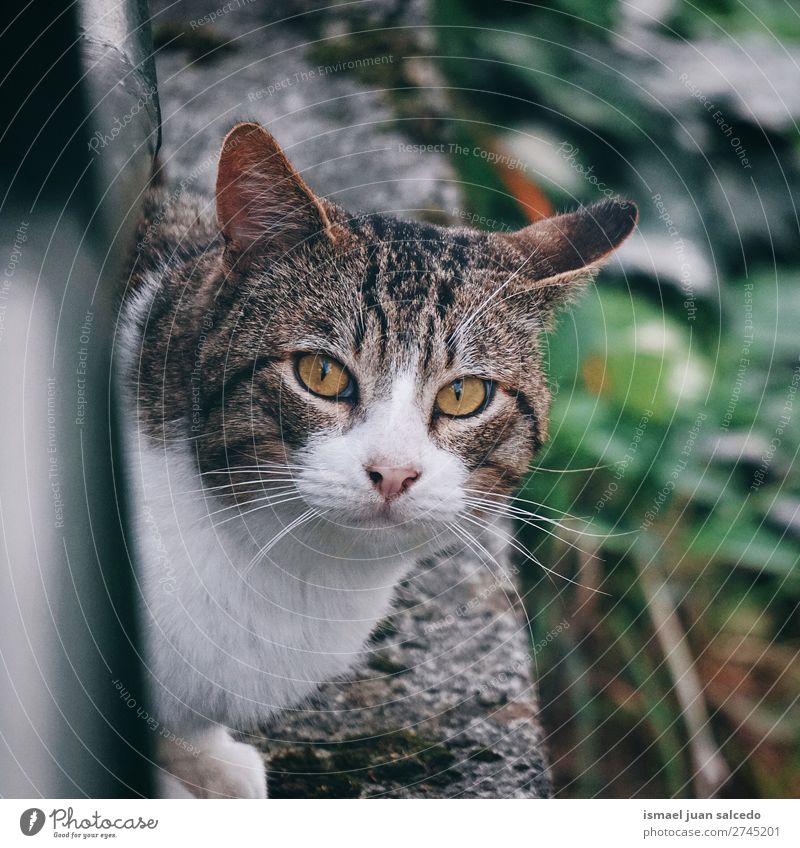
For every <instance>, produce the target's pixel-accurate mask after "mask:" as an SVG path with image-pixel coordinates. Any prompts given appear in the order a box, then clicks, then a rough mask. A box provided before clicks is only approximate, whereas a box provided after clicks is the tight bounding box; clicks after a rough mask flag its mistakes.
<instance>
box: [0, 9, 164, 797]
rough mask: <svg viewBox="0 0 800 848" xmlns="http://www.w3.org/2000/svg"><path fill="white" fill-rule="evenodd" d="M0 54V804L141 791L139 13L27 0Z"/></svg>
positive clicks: (144, 84) (152, 124) (148, 148)
mask: <svg viewBox="0 0 800 848" xmlns="http://www.w3.org/2000/svg"><path fill="white" fill-rule="evenodd" d="M3 47H4V50H3V51H0V52H2V54H3V55H2V58H1V59H0V62H1V63H2V72H3V73H2V76H3V77H5V78H6V82H5V83H4V84H3V98H4V104H5V105H6V110H5V114H6V126H5V132H4V134H3V137H2V139H0V170H2V181H1V182H0V185H2V224H1V226H0V237H1V240H2V253H0V409H2V425H1V426H2V430H1V432H0V469H2V471H1V472H0V534H1V538H0V795H2V796H5V797H21V796H34V797H35V796H43V797H65V796H77V797H80V796H84V795H85V796H88V797H119V796H123V797H124V796H136V795H141V794H147V793H148V792H149V786H150V783H149V781H150V770H149V768H148V760H149V750H150V748H151V746H152V742H153V739H152V737H153V735H154V733H153V731H152V729H151V728H150V726H149V725H148V721H147V718H148V714H147V705H146V699H145V698H143V697H142V690H141V668H140V659H139V654H138V648H137V628H136V621H135V592H136V589H135V580H134V574H133V564H132V563H133V555H134V552H133V551H132V550H131V549H130V547H129V546H128V544H127V541H128V540H126V537H125V532H124V527H125V517H126V507H125V498H124V491H125V489H124V469H123V468H121V467H120V465H119V451H118V444H117V423H118V422H117V413H116V405H115V381H114V375H113V366H112V341H113V336H114V329H115V322H116V311H117V303H118V300H119V296H120V291H121V282H122V280H121V275H122V272H123V268H124V261H125V254H126V252H127V250H128V247H129V245H130V242H131V239H132V233H133V226H134V224H135V220H136V216H137V214H138V209H139V203H140V197H141V193H142V191H143V190H144V188H145V186H146V184H147V181H148V179H149V177H150V173H151V169H152V161H153V157H154V155H155V152H156V149H157V145H158V126H159V115H158V100H157V95H156V92H155V76H154V72H153V66H152V61H151V60H150V59H149V58H148V57H149V56H150V34H149V26H148V23H147V16H146V7H145V4H143V3H138V2H116V3H115V2H103V3H99V2H83V3H79V4H77V5H75V6H72V7H70V8H68V9H66V10H64V7H63V5H62V4H55V3H54V4H51V5H48V4H31V5H30V6H28V7H26V9H25V10H23V12H22V13H21V14H20V15H19V17H18V18H17V19H16V20H15V22H14V24H12V25H11V27H10V29H9V30H8V31H7V32H6V34H5V35H4V38H3Z"/></svg>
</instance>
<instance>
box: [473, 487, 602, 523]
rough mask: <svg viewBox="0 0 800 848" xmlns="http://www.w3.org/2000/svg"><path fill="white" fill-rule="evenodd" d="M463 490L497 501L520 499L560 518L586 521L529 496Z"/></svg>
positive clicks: (504, 501) (505, 501)
mask: <svg viewBox="0 0 800 848" xmlns="http://www.w3.org/2000/svg"><path fill="white" fill-rule="evenodd" d="M464 491H465V492H471V493H472V494H475V495H483V496H484V497H488V498H502V500H498V501H497V503H507V502H508V501H512V500H513V501H520V502H522V503H529V504H531V505H532V506H537V507H539V508H540V509H548V510H550V512H556V513H558V514H559V515H560V516H561V517H562V518H570V519H572V520H573V521H586V519H585V518H581V517H580V516H579V515H572V513H570V512H564V511H563V510H560V509H556V508H555V507H554V506H549V505H548V504H543V503H539V502H538V501H533V500H530V499H529V498H521V497H519V496H518V495H500V494H498V493H496V492H484V491H482V490H481V489H469V488H467V487H464Z"/></svg>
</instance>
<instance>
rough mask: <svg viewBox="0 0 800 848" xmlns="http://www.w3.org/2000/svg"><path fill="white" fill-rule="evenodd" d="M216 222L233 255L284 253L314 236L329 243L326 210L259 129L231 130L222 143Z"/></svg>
mask: <svg viewBox="0 0 800 848" xmlns="http://www.w3.org/2000/svg"><path fill="white" fill-rule="evenodd" d="M217 218H218V220H219V225H220V229H221V230H222V233H223V235H224V236H225V241H226V242H227V244H228V245H229V246H231V247H232V248H233V249H234V250H235V251H237V252H247V251H249V250H250V249H251V248H254V249H257V250H267V249H268V250H270V251H280V252H282V253H283V252H286V251H288V250H291V249H292V248H293V247H295V246H297V245H299V244H301V243H303V242H305V241H307V240H308V239H311V238H313V237H314V236H316V235H317V234H322V236H323V237H325V238H328V239H330V240H331V241H333V240H334V239H335V237H336V235H337V228H336V227H335V225H334V224H333V223H332V222H331V219H330V215H329V211H328V208H326V204H325V202H324V201H323V200H321V199H320V198H318V197H317V196H316V195H315V194H314V193H313V192H312V191H311V189H310V188H309V187H308V186H307V185H306V183H305V180H303V178H302V177H301V176H300V174H299V173H298V172H297V171H296V170H295V169H294V167H293V166H292V163H291V162H290V161H289V160H288V159H287V158H286V154H285V153H284V152H283V150H282V149H281V147H280V145H279V144H278V142H277V141H276V140H275V138H274V137H273V136H272V135H271V134H270V133H268V132H267V131H266V130H265V129H264V128H263V127H262V126H261V125H260V124H257V123H254V122H246V123H241V124H237V125H236V126H235V127H234V128H233V129H232V130H231V131H230V132H229V133H228V135H227V136H225V140H224V141H223V143H222V150H221V151H220V154H219V169H218V171H217Z"/></svg>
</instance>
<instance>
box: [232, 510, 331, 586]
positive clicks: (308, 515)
mask: <svg viewBox="0 0 800 848" xmlns="http://www.w3.org/2000/svg"><path fill="white" fill-rule="evenodd" d="M320 514H321V513H320V511H319V510H318V509H316V508H315V507H311V508H310V509H308V510H306V511H305V512H304V513H302V514H301V515H299V516H298V517H297V518H295V519H294V521H291V522H289V524H287V525H286V527H284V528H283V529H282V530H281V531H280V532H279V533H276V535H275V536H273V537H272V538H271V539H270V540H269V542H267V544H266V545H264V546H263V547H262V548H261V549H260V550H259V551H258V553H257V554H256V555H255V556H254V557H253V559H251V560H250V562H249V563H248V564H247V567H246V568H245V570H244V576H247V575H248V574H249V573H250V570H251V569H252V568H253V566H254V565H255V564H256V563H257V562H258V561H259V560H260V559H262V558H263V557H265V556H266V555H267V554H268V553H269V551H270V550H271V549H272V548H273V547H274V546H275V545H277V544H278V542H280V540H281V539H283V538H284V537H285V536H286V535H287V534H289V533H291V532H292V530H295V529H296V528H297V527H299V526H300V525H301V524H305V522H306V521H310V520H311V519H312V518H315V517H316V516H317V515H320ZM322 514H324V513H322Z"/></svg>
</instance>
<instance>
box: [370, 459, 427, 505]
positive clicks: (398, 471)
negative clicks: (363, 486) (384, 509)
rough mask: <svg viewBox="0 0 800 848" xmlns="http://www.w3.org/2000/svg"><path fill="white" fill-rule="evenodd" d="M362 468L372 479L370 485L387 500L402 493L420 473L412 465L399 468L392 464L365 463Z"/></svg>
mask: <svg viewBox="0 0 800 848" xmlns="http://www.w3.org/2000/svg"><path fill="white" fill-rule="evenodd" d="M364 470H365V471H366V472H367V477H369V479H370V480H372V485H373V486H374V487H375V488H376V489H377V490H378V492H379V493H380V494H381V495H382V496H383V497H384V498H385V499H386V500H387V501H389V500H391V499H392V498H396V497H398V496H399V495H402V494H403V492H405V490H406V489H407V488H408V487H409V486H410V485H411V484H412V483H413V482H414V481H415V480H416V479H417V478H418V477H419V474H420V472H419V470H418V469H417V468H414V466H413V465H404V466H402V467H400V468H397V467H396V466H393V465H365V466H364Z"/></svg>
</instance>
